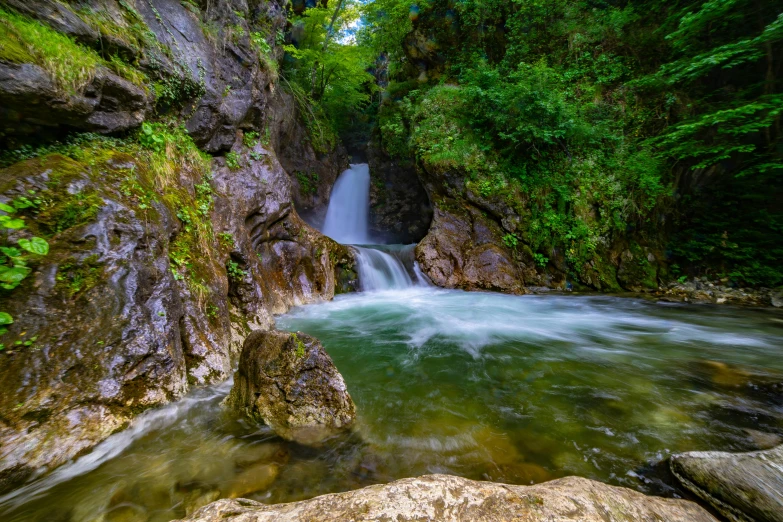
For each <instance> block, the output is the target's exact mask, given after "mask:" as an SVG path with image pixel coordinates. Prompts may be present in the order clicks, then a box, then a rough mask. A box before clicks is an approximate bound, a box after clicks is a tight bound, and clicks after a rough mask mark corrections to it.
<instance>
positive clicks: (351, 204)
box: [323, 163, 371, 245]
mask: <svg viewBox="0 0 783 522" xmlns="http://www.w3.org/2000/svg"><path fill="white" fill-rule="evenodd" d="M369 220H370V166H369V165H367V164H366V163H359V164H356V165H351V168H350V169H348V170H346V171H343V173H342V174H340V177H338V178H337V181H336V182H335V184H334V187H333V188H332V195H331V197H330V198H329V208H328V209H327V210H326V221H324V228H323V233H324V234H326V235H327V236H329V237H331V238H332V239H334V240H335V241H337V242H338V243H348V244H359V245H361V244H364V243H370V242H371V241H370V235H369V233H368V227H369Z"/></svg>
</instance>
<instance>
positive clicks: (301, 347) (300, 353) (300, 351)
mask: <svg viewBox="0 0 783 522" xmlns="http://www.w3.org/2000/svg"><path fill="white" fill-rule="evenodd" d="M291 338H292V339H293V340H294V344H295V345H296V352H295V353H296V357H297V358H298V359H301V358H302V357H304V356H305V353H306V346H305V344H304V343H303V342H302V340H301V339H300V338H299V336H297V335H296V334H291Z"/></svg>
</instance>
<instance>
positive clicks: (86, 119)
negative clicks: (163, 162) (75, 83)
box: [0, 63, 151, 135]
mask: <svg viewBox="0 0 783 522" xmlns="http://www.w3.org/2000/svg"><path fill="white" fill-rule="evenodd" d="M150 101H151V99H150V96H149V95H148V94H147V93H145V92H144V90H143V89H141V88H140V87H137V86H136V85H133V84H132V83H130V82H129V81H127V80H124V79H123V78H120V77H119V76H117V75H116V74H113V73H111V72H110V71H108V70H107V69H103V68H100V69H99V70H98V72H97V74H96V75H95V77H94V78H93V79H92V81H91V82H90V83H89V85H87V87H85V88H84V89H83V91H82V92H81V93H77V94H67V93H64V92H62V91H61V90H59V89H58V88H56V87H55V85H54V83H53V82H52V80H51V79H50V78H49V76H48V75H47V74H46V72H44V70H43V69H42V68H40V67H38V66H37V65H33V64H29V63H24V64H18V65H17V64H2V63H0V123H4V125H3V127H4V128H3V131H4V134H11V135H13V134H33V133H36V132H40V130H41V128H44V129H47V130H49V129H50V128H57V127H65V128H71V129H79V130H82V131H90V132H99V133H112V132H121V131H125V130H128V129H133V128H136V127H138V126H139V125H141V122H142V121H144V118H145V116H146V115H147V113H148V112H149V110H150Z"/></svg>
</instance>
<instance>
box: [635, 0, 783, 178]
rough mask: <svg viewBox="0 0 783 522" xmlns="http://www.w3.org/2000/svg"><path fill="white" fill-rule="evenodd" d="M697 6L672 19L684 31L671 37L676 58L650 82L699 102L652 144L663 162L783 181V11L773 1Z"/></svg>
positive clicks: (721, 0)
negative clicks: (732, 167) (731, 167)
mask: <svg viewBox="0 0 783 522" xmlns="http://www.w3.org/2000/svg"><path fill="white" fill-rule="evenodd" d="M694 3H695V4H696V5H694V6H693V9H692V10H688V11H687V12H685V14H682V13H675V14H674V15H673V17H672V23H674V22H675V21H676V23H677V29H676V30H674V31H673V32H671V33H670V34H669V35H667V36H666V39H667V40H668V41H669V42H670V44H671V45H672V47H673V48H674V55H675V56H676V58H675V59H673V60H672V61H670V62H668V63H666V64H664V65H663V66H662V67H661V69H660V71H658V73H657V74H655V75H654V76H652V77H650V78H647V79H646V80H645V82H646V83H647V84H652V85H656V82H658V83H659V84H662V85H664V86H665V87H666V88H677V89H682V90H685V91H687V92H692V93H694V94H696V95H698V103H697V104H693V103H691V104H689V105H688V107H686V108H685V110H684V111H683V112H684V117H683V118H682V119H681V120H680V121H677V122H676V123H674V125H672V126H670V127H669V128H668V129H666V131H665V132H664V133H663V134H662V135H661V136H657V137H654V138H653V139H651V143H653V144H654V145H655V146H656V147H657V148H658V149H659V151H660V154H661V155H662V156H664V157H672V158H675V159H677V160H685V161H688V163H689V165H691V168H693V169H703V168H708V167H712V166H716V165H718V164H720V163H721V162H724V161H732V162H736V163H738V165H737V167H736V175H738V176H744V175H756V174H763V173H765V172H770V171H776V172H777V174H778V175H780V173H781V172H783V152H782V151H781V148H780V147H781V146H780V144H781V142H782V140H783V136H781V131H780V120H781V113H783V92H781V89H780V88H779V87H776V78H775V75H776V72H775V71H776V69H777V70H779V58H778V57H779V56H780V51H781V50H783V13H782V12H781V9H780V8H779V6H778V7H776V6H774V5H773V4H774V3H772V2H750V1H748V0H709V1H706V2H694ZM776 62H778V65H776ZM716 80H717V81H716ZM778 83H779V82H778Z"/></svg>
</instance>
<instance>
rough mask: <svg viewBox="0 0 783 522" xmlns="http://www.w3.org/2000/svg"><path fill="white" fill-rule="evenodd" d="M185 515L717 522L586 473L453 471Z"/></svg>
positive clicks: (229, 503) (202, 519) (258, 519)
mask: <svg viewBox="0 0 783 522" xmlns="http://www.w3.org/2000/svg"><path fill="white" fill-rule="evenodd" d="M186 520H187V521H188V522H215V521H218V520H220V521H234V522H240V521H247V522H250V521H253V522H265V521H270V522H271V521H276V522H283V521H299V520H307V521H310V522H317V521H321V520H324V521H325V520H351V521H362V520H367V521H369V520H396V521H399V522H402V521H414V520H421V521H425V520H438V521H455V522H456V521H466V522H467V521H470V522H474V521H504V520H525V521H530V522H533V521H544V520H547V521H548V520H558V521H566V520H578V521H580V522H593V521H595V522H623V521H629V522H630V521H634V522H637V521H650V522H652V521H662V520H665V521H667V522H677V521H682V522H686V521H687V522H716V519H715V518H714V517H713V516H712V515H710V514H709V513H707V512H706V511H705V510H704V509H702V508H701V507H699V506H698V505H696V504H694V503H692V502H689V501H686V500H673V499H663V498H657V497H648V496H645V495H643V494H641V493H637V492H636V491H632V490H630V489H626V488H620V487H615V486H609V485H606V484H602V483H600V482H595V481H592V480H588V479H584V478H578V477H568V478H564V479H559V480H554V481H551V482H546V483H544V484H539V485H536V486H511V485H506V484H498V483H493V482H477V481H473V480H468V479H464V478H460V477H454V476H450V475H425V476H423V477H417V478H408V479H403V480H398V481H396V482H392V483H390V484H384V485H377V486H370V487H367V488H363V489H359V490H355V491H349V492H346V493H335V494H331V495H323V496H320V497H316V498H313V499H310V500H304V501H302V502H294V503H290V504H276V505H265V504H261V503H259V502H253V501H251V500H244V499H242V500H219V501H217V502H214V503H212V504H210V505H208V506H206V507H204V508H202V509H200V510H199V511H197V512H196V513H195V514H193V515H192V516H191V517H190V518H188V519H186Z"/></svg>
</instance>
